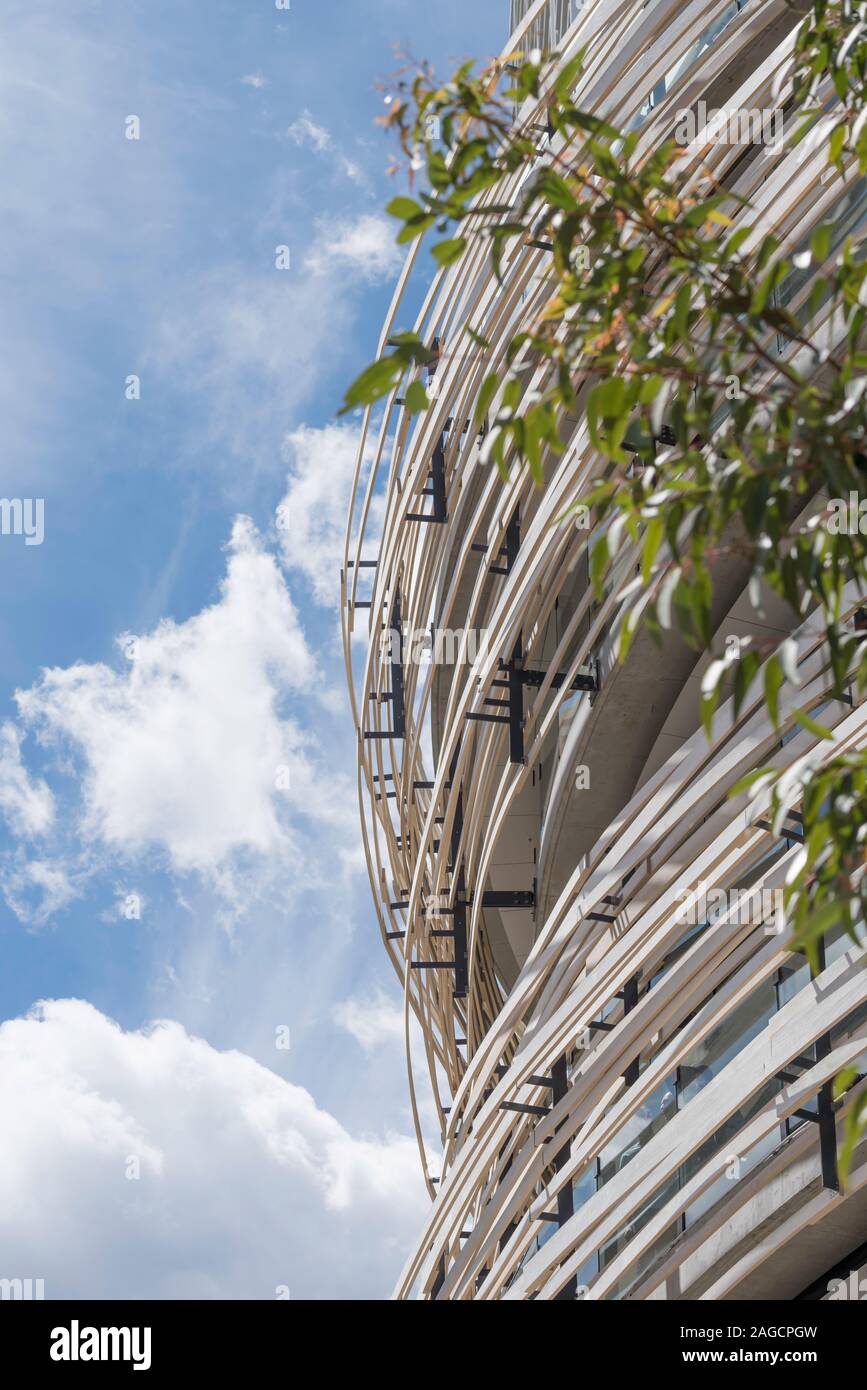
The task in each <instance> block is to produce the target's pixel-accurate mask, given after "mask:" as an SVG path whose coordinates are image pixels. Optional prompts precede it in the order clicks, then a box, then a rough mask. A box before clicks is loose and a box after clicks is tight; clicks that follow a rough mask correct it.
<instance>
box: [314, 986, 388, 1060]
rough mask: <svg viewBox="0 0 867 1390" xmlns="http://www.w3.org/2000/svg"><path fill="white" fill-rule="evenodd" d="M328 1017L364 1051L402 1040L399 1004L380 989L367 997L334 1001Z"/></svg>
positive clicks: (372, 1050)
mask: <svg viewBox="0 0 867 1390" xmlns="http://www.w3.org/2000/svg"><path fill="white" fill-rule="evenodd" d="M332 1017H333V1019H334V1022H335V1023H336V1024H337V1025H338V1026H339V1027H340V1028H343V1029H345V1031H346V1032H347V1033H349V1034H350V1035H351V1036H352V1037H353V1038H355V1041H356V1042H357V1043H358V1044H359V1046H361V1047H362V1048H363V1049H364V1051H365V1052H374V1051H375V1050H376V1049H377V1048H379V1047H383V1046H384V1045H385V1044H386V1043H387V1044H390V1045H391V1046H392V1047H393V1046H395V1045H396V1044H401V1043H402V1042H403V1040H404V1036H405V1034H404V1019H403V1005H402V1004H401V1003H399V1002H398V1001H397V1000H395V999H392V998H390V997H389V996H388V995H387V994H385V993H384V992H383V991H382V990H378V991H377V993H376V994H374V995H372V996H370V997H369V998H353V999H346V1000H345V1001H344V1002H343V1003H342V1004H335V1006H334V1008H333V1010H332Z"/></svg>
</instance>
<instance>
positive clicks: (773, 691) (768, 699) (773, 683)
mask: <svg viewBox="0 0 867 1390" xmlns="http://www.w3.org/2000/svg"><path fill="white" fill-rule="evenodd" d="M785 679H786V678H785V676H784V675H783V668H782V666H781V664H780V661H779V659H778V658H777V657H776V656H772V657H771V659H770V661H769V662H768V663H767V665H766V666H765V704H766V705H767V707H768V714H769V715H770V716H771V721H772V723H773V726H774V728H775V729H778V728H779V727H780V699H779V696H780V690H781V688H782V686H783V684H784V682H785Z"/></svg>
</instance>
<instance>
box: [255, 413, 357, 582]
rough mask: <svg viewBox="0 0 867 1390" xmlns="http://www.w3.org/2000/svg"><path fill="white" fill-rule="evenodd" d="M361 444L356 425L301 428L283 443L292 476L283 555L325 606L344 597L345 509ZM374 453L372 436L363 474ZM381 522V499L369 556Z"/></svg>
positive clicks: (283, 516)
mask: <svg viewBox="0 0 867 1390" xmlns="http://www.w3.org/2000/svg"><path fill="white" fill-rule="evenodd" d="M360 443H361V430H360V428H359V426H357V425H354V424H336V425H326V426H324V428H322V429H312V428H311V427H310V426H308V425H301V426H300V428H298V429H296V430H293V431H292V432H291V433H290V434H288V435H287V436H286V439H285V441H284V456H285V457H286V458H287V459H288V462H289V477H288V480H287V487H286V494H285V496H284V498H283V501H282V502H281V504H280V507H279V508H278V517H279V521H280V533H279V534H280V548H281V555H282V559H283V563H284V564H285V565H286V567H287V569H291V570H294V571H296V572H297V573H299V574H302V575H303V576H304V578H305V579H306V580H307V582H308V583H309V585H310V587H311V590H312V592H313V597H314V598H315V599H316V602H317V603H320V604H322V605H323V606H325V607H332V606H335V607H336V605H337V603H338V601H339V597H340V585H339V574H340V567H341V565H342V563H343V539H344V533H345V530H346V509H347V505H348V498H349V489H350V485H351V482H352V475H353V473H354V471H355V463H356V459H357V457H358V449H359V445H360ZM373 453H374V440H373V438H372V437H371V436H370V435H369V434H368V437H367V441H366V444H365V450H364V458H363V460H362V468H363V471H366V469H367V468H368V467H369V465H370V463H371V462H372V459H373ZM381 524H382V499H381V498H375V499H374V501H373V505H372V506H371V512H370V517H369V520H368V524H367V535H368V537H369V538H370V541H369V543H368V544H367V545H366V547H365V554H368V553H373V551H374V549H375V544H376V538H377V537H378V536H379V532H380V528H381ZM360 582H361V583H362V585H366V584H367V583H369V572H367V571H365V572H364V573H363V575H361V576H360ZM364 592H365V593H366V592H367V590H366V589H365V590H364Z"/></svg>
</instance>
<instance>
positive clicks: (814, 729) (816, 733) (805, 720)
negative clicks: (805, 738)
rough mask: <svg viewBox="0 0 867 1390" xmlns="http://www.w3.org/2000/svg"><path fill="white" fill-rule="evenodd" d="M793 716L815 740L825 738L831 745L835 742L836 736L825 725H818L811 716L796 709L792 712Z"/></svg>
mask: <svg viewBox="0 0 867 1390" xmlns="http://www.w3.org/2000/svg"><path fill="white" fill-rule="evenodd" d="M792 714H793V715H794V717H795V719H796V720H797V722H798V723H799V724H800V726H801V728H802V729H806V730H807V732H808V733H811V734H812V735H813V737H814V738H823V739H827V740H829V741H830V742H831V743H833V742H834V735H833V734H832V733H831V730H830V729H826V728H825V726H824V724H817V723H816V721H815V719H811V718H810V716H809V714H805V713H804V711H803V710H802V709H794V710H792Z"/></svg>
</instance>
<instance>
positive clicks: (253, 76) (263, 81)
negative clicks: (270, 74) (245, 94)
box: [241, 72, 268, 91]
mask: <svg viewBox="0 0 867 1390" xmlns="http://www.w3.org/2000/svg"><path fill="white" fill-rule="evenodd" d="M241 81H242V82H243V83H244V84H245V86H247V87H255V88H256V90H257V91H261V89H262V88H263V87H267V86H268V79H267V77H263V76H262V74H261V72H248V73H247V75H246V77H242V78H241Z"/></svg>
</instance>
